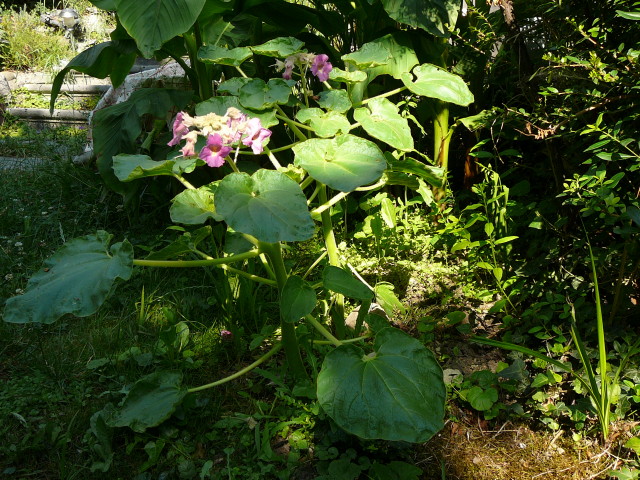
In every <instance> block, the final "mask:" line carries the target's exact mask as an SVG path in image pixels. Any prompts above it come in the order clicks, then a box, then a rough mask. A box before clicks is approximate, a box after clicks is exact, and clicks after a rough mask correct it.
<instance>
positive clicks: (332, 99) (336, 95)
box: [318, 70, 351, 113]
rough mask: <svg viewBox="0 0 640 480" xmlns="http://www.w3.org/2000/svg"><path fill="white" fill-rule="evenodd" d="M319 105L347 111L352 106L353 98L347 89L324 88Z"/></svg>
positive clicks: (343, 111) (319, 96) (319, 98)
mask: <svg viewBox="0 0 640 480" xmlns="http://www.w3.org/2000/svg"><path fill="white" fill-rule="evenodd" d="M332 71H333V70H332ZM318 105H320V106H321V107H322V108H324V109H326V110H333V111H334V112H338V113H345V112H347V111H349V109H350V108H351V100H349V93H348V92H347V91H346V90H324V91H322V92H320V94H319V95H318Z"/></svg>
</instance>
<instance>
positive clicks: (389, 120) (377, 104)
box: [353, 98, 413, 151]
mask: <svg viewBox="0 0 640 480" xmlns="http://www.w3.org/2000/svg"><path fill="white" fill-rule="evenodd" d="M353 118H354V119H355V120H356V122H360V125H362V128H364V129H365V131H366V132H367V133H368V134H369V135H371V136H372V137H373V138H377V139H378V140H381V141H383V142H385V143H387V144H389V145H391V146H392V147H393V148H396V149H398V150H403V151H411V150H413V137H412V136H411V129H410V128H409V122H408V121H407V119H406V118H403V117H402V116H401V115H400V114H399V113H398V107H396V105H395V104H394V103H392V102H391V101H390V100H389V99H387V98H375V99H373V100H371V101H370V102H367V104H366V106H365V107H363V108H356V109H355V110H354V112H353Z"/></svg>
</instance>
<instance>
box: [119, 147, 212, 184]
mask: <svg viewBox="0 0 640 480" xmlns="http://www.w3.org/2000/svg"><path fill="white" fill-rule="evenodd" d="M198 165H204V161H202V160H200V159H199V158H196V157H186V158H184V157H176V158H174V159H170V160H162V161H157V160H153V159H151V157H149V156H148V155H130V154H126V153H123V154H121V155H116V156H115V157H113V172H114V173H115V174H116V177H118V179H119V180H120V181H121V182H130V181H132V180H136V179H138V178H145V177H155V176H158V175H169V176H172V175H173V174H176V175H180V174H182V173H185V172H186V173H191V172H193V171H194V170H195V168H196V167H197V166H198Z"/></svg>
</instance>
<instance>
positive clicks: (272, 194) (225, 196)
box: [214, 169, 314, 243]
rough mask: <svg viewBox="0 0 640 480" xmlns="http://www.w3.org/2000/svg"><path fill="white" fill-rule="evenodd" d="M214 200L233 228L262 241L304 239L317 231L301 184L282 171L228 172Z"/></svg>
mask: <svg viewBox="0 0 640 480" xmlns="http://www.w3.org/2000/svg"><path fill="white" fill-rule="evenodd" d="M214 202H215V207H216V212H217V213H218V214H219V215H220V216H222V218H223V219H224V221H225V222H227V224H229V226H230V227H231V228H233V229H234V230H235V231H236V232H240V233H247V234H249V235H253V236H254V237H256V238H257V239H258V240H260V241H263V242H269V243H274V242H280V241H282V242H294V241H302V240H308V239H309V238H311V237H312V236H313V234H314V224H313V220H312V219H311V214H310V213H309V209H308V207H307V201H306V197H305V196H304V193H303V192H302V189H301V188H300V185H298V183H296V182H295V181H293V180H291V179H290V178H289V177H288V176H286V175H285V174H284V173H282V172H277V171H274V170H264V169H260V170H258V171H257V172H256V173H254V174H253V175H252V176H249V175H247V174H246V173H232V174H229V175H227V176H226V177H224V178H223V179H222V181H221V182H220V184H219V186H218V190H217V191H216V195H215V198H214Z"/></svg>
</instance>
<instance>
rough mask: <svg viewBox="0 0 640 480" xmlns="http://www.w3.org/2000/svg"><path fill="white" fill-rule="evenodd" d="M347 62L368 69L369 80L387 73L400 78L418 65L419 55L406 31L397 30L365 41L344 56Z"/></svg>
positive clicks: (343, 58) (358, 67)
mask: <svg viewBox="0 0 640 480" xmlns="http://www.w3.org/2000/svg"><path fill="white" fill-rule="evenodd" d="M342 60H344V62H345V63H348V64H351V65H353V66H354V67H355V68H357V69H360V70H362V69H367V70H368V71H367V76H368V80H369V81H371V80H373V78H375V77H377V76H378V75H382V74H387V75H391V76H392V77H394V78H397V79H400V78H401V77H402V75H403V74H406V73H407V72H409V71H411V69H412V68H413V67H414V66H416V65H418V63H419V62H418V57H417V56H416V53H415V51H414V49H413V46H412V44H411V38H410V36H409V35H408V34H407V33H405V32H396V33H393V34H389V35H385V36H384V37H380V38H377V39H375V40H373V41H371V42H368V43H365V44H364V45H362V47H360V49H359V50H357V51H355V52H353V53H349V54H347V55H343V56H342Z"/></svg>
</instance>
